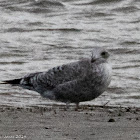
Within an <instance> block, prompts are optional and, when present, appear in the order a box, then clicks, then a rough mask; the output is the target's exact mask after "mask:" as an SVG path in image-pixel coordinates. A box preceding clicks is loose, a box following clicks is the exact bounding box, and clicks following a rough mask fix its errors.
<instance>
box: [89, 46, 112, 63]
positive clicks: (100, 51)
mask: <svg viewBox="0 0 140 140" xmlns="http://www.w3.org/2000/svg"><path fill="white" fill-rule="evenodd" d="M109 56H110V53H109V51H107V50H106V49H104V48H94V49H93V50H92V55H91V62H92V63H93V62H95V61H101V62H106V61H107V60H108V58H109Z"/></svg>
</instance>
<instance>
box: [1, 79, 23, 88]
mask: <svg viewBox="0 0 140 140" xmlns="http://www.w3.org/2000/svg"><path fill="white" fill-rule="evenodd" d="M20 81H21V78H20V79H13V80H6V81H3V82H2V83H0V84H11V85H13V86H14V85H19V84H20Z"/></svg>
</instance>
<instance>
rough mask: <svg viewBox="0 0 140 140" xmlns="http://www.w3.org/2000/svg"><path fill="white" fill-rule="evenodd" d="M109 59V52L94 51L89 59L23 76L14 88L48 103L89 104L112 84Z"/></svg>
mask: <svg viewBox="0 0 140 140" xmlns="http://www.w3.org/2000/svg"><path fill="white" fill-rule="evenodd" d="M108 57H109V53H108V51H106V50H105V49H103V48H95V49H93V51H92V55H91V57H89V58H86V59H82V60H79V61H76V62H73V63H69V64H64V65H62V66H58V67H55V68H52V69H50V70H48V71H47V72H38V73H32V74H29V75H26V76H25V77H23V78H21V79H18V80H19V84H17V82H16V85H18V86H21V87H23V88H26V89H29V90H34V91H37V92H38V93H40V94H41V96H43V97H45V98H48V99H51V100H57V101H62V102H66V103H67V102H72V103H77V104H78V103H79V102H83V101H90V100H93V99H94V98H96V97H98V96H99V95H100V94H102V93H103V92H104V91H105V90H106V89H107V87H108V85H109V83H110V81H111V66H110V64H109V62H108ZM11 81H12V80H10V82H11ZM5 82H6V83H10V82H8V81H5ZM10 84H13V85H14V82H13V83H12V82H11V83H10Z"/></svg>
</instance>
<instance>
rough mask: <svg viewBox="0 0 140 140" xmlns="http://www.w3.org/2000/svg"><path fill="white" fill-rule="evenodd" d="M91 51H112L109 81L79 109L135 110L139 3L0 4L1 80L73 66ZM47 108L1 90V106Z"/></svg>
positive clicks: (15, 91)
mask: <svg viewBox="0 0 140 140" xmlns="http://www.w3.org/2000/svg"><path fill="white" fill-rule="evenodd" d="M94 46H99V47H106V48H107V49H108V50H110V51H111V52H112V58H111V59H112V66H113V77H112V82H111V85H110V88H109V89H108V91H107V92H105V93H104V94H103V95H101V96H100V97H99V98H97V99H95V100H94V101H91V102H85V103H84V104H95V105H103V104H105V103H107V102H108V104H107V105H113V106H135V107H140V1H139V0H86V1H83V0H59V1H56V0H50V1H48V0H12V1H11V0H0V77H1V81H3V80H8V79H13V78H19V77H22V76H23V75H25V74H27V73H31V72H38V71H45V70H47V69H49V68H52V67H54V66H57V65H61V64H64V63H69V62H73V61H75V60H78V59H79V58H81V57H86V56H87V55H89V54H90V51H91V50H92V48H93V47H94ZM51 103H53V102H50V101H48V100H45V99H42V98H41V97H40V96H39V94H38V93H35V92H31V91H28V90H23V89H21V88H18V87H11V86H9V85H0V105H10V106H36V105H37V106H38V105H46V104H47V105H48V104H51ZM59 104H61V103H59Z"/></svg>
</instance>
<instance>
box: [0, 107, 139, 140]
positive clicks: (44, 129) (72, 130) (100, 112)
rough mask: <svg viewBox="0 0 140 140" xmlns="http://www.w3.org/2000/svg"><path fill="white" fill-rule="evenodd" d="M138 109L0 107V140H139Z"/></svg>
mask: <svg viewBox="0 0 140 140" xmlns="http://www.w3.org/2000/svg"><path fill="white" fill-rule="evenodd" d="M139 132H140V108H117V107H108V106H105V107H99V106H98V107H97V106H82V107H81V108H80V109H79V110H78V111H75V108H74V106H70V109H68V110H66V109H65V107H64V106H53V107H30V108H20V107H17V108H15V107H6V106H5V107H4V106H3V107H2V106H1V107H0V139H10V140H11V139H19V140H21V139H24V140H32V139H33V140H93V139H94V140H126V139H129V140H139V139H140V134H139Z"/></svg>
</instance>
